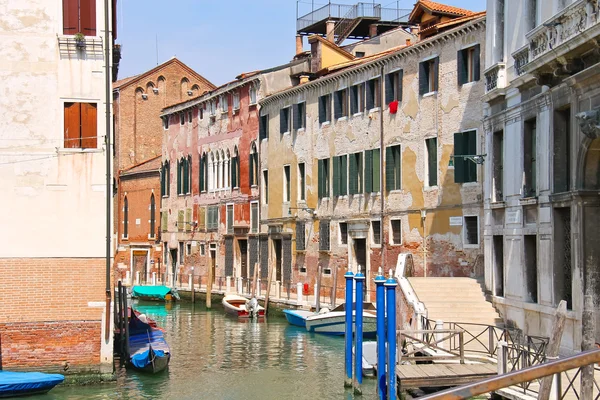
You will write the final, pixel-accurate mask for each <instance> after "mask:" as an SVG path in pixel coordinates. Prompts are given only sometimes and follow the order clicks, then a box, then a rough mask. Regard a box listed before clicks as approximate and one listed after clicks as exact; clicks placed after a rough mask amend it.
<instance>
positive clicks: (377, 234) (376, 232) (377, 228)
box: [371, 221, 381, 245]
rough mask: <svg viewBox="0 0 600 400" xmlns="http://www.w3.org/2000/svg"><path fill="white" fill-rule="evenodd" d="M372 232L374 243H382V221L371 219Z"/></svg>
mask: <svg viewBox="0 0 600 400" xmlns="http://www.w3.org/2000/svg"><path fill="white" fill-rule="evenodd" d="M371 234H372V235H373V244H379V245H380V244H381V221H371Z"/></svg>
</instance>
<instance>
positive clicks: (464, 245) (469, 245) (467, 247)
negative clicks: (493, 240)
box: [463, 243, 481, 249]
mask: <svg viewBox="0 0 600 400" xmlns="http://www.w3.org/2000/svg"><path fill="white" fill-rule="evenodd" d="M480 246H481V245H480V244H479V243H478V244H466V243H463V249H478V248H479V247H480Z"/></svg>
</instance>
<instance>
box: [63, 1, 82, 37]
mask: <svg viewBox="0 0 600 400" xmlns="http://www.w3.org/2000/svg"><path fill="white" fill-rule="evenodd" d="M78 31H79V4H78V1H77V0H63V33H64V34H65V35H74V34H76V33H77V32H78Z"/></svg>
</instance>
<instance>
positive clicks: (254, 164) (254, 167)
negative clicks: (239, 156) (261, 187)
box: [248, 142, 259, 186]
mask: <svg viewBox="0 0 600 400" xmlns="http://www.w3.org/2000/svg"><path fill="white" fill-rule="evenodd" d="M248 160H249V163H250V168H249V170H248V172H249V177H250V186H258V178H259V176H258V152H257V151H256V143H255V142H252V146H251V147H250V157H249V158H248Z"/></svg>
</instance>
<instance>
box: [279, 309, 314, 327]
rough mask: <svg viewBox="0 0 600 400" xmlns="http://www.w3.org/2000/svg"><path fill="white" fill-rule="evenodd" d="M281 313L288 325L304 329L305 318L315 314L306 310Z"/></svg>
mask: <svg viewBox="0 0 600 400" xmlns="http://www.w3.org/2000/svg"><path fill="white" fill-rule="evenodd" d="M283 313H284V314H285V319H287V321H288V322H289V323H290V324H292V325H296V326H301V327H303V328H306V318H308V317H310V316H312V315H315V314H316V313H314V312H312V311H306V310H283Z"/></svg>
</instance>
